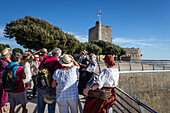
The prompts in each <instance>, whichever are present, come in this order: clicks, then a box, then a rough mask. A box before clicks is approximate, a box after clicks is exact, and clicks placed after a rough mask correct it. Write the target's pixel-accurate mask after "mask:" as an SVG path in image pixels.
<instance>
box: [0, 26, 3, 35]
mask: <svg viewBox="0 0 170 113" xmlns="http://www.w3.org/2000/svg"><path fill="white" fill-rule="evenodd" d="M3 32H4V28H2V27H0V37H4V34H3Z"/></svg>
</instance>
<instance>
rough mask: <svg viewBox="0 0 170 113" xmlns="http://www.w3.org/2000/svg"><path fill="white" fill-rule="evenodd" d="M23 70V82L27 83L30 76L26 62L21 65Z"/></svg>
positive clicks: (28, 65)
mask: <svg viewBox="0 0 170 113" xmlns="http://www.w3.org/2000/svg"><path fill="white" fill-rule="evenodd" d="M23 69H24V72H25V75H26V78H25V79H23V82H24V83H27V82H29V81H30V80H31V76H32V74H31V68H30V64H29V63H28V62H26V63H25V65H23Z"/></svg>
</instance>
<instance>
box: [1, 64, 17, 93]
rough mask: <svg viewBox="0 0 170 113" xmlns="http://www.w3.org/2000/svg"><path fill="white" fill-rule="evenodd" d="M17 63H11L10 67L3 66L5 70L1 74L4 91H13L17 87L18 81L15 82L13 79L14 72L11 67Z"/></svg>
mask: <svg viewBox="0 0 170 113" xmlns="http://www.w3.org/2000/svg"><path fill="white" fill-rule="evenodd" d="M15 66H18V65H13V66H12V67H11V68H10V69H8V68H7V67H6V68H5V72H4V73H3V75H2V86H3V89H4V91H5V92H13V91H15V90H17V89H18V85H19V82H20V81H19V82H18V83H16V82H15V80H14V73H13V72H12V69H13V68H14V67H15Z"/></svg>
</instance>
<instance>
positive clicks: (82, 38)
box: [68, 32, 88, 42]
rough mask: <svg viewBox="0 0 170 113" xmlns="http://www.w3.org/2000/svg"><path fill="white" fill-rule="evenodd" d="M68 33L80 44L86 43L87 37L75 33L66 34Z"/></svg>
mask: <svg viewBox="0 0 170 113" xmlns="http://www.w3.org/2000/svg"><path fill="white" fill-rule="evenodd" d="M68 33H69V34H72V35H74V37H75V38H77V39H78V40H79V41H80V42H88V36H87V35H83V34H80V33H75V32H68Z"/></svg>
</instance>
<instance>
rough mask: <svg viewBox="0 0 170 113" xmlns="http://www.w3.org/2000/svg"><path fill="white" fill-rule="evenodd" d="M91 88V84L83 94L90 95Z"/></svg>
mask: <svg viewBox="0 0 170 113" xmlns="http://www.w3.org/2000/svg"><path fill="white" fill-rule="evenodd" d="M90 88H91V86H89V87H87V88H86V89H84V90H83V94H84V95H85V96H88V92H89V90H90Z"/></svg>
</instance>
